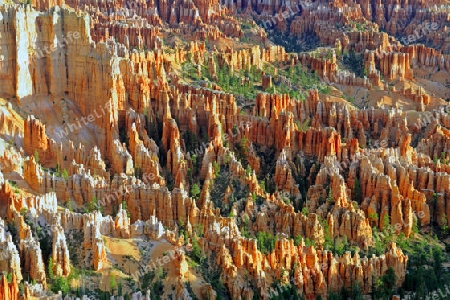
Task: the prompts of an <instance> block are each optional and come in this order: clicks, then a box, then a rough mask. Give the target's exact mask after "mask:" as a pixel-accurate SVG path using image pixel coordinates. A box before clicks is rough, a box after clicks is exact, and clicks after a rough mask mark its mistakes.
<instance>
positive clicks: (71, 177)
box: [0, 0, 450, 299]
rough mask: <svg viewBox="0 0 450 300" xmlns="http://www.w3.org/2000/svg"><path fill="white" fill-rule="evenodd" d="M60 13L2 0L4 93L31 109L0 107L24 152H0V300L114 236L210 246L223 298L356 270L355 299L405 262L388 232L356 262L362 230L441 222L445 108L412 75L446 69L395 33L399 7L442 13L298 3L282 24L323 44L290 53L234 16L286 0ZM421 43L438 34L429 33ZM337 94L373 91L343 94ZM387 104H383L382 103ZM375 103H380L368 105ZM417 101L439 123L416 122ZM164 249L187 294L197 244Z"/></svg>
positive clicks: (61, 271)
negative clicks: (171, 251)
mask: <svg viewBox="0 0 450 300" xmlns="http://www.w3.org/2000/svg"><path fill="white" fill-rule="evenodd" d="M56 4H57V5H60V6H61V5H62V4H64V3H63V2H61V1H59V2H58V1H57V2H54V1H40V0H39V1H32V6H33V7H34V8H35V9H36V10H35V9H34V8H31V6H30V5H28V6H19V5H2V6H0V16H1V18H2V20H3V22H2V23H1V24H0V55H2V57H4V59H3V60H2V61H1V63H0V78H1V80H2V84H1V85H0V95H2V96H3V95H4V96H5V98H8V99H11V100H8V101H10V102H11V103H14V104H15V105H17V106H18V107H19V108H18V111H19V112H21V113H22V114H24V115H26V117H25V118H23V120H22V124H23V125H22V124H21V123H20V122H18V121H17V120H16V118H17V119H18V118H19V117H16V116H15V115H12V114H8V113H5V111H3V110H0V135H1V138H2V139H3V137H5V138H6V137H9V136H10V137H14V139H12V141H11V145H10V147H11V148H13V147H17V148H19V147H21V146H23V149H20V150H17V151H15V152H14V151H12V150H11V149H8V151H5V152H4V154H3V157H0V161H1V162H2V163H5V165H6V168H2V170H1V172H0V175H1V176H0V179H1V180H0V217H1V218H3V219H0V246H1V247H2V249H5V253H6V256H5V257H6V258H5V259H3V260H2V259H0V271H6V272H8V273H10V272H11V273H12V274H13V280H12V281H11V283H8V282H7V281H6V279H5V277H2V279H1V281H0V299H16V298H17V297H18V296H17V295H18V287H17V286H18V283H19V282H20V281H22V279H23V277H24V276H23V274H22V273H26V274H27V275H29V277H30V279H31V280H35V281H36V282H37V285H35V286H34V285H28V284H27V285H26V288H25V294H26V295H29V296H30V297H31V296H36V297H37V296H38V294H39V291H42V289H45V288H46V287H47V276H48V274H46V270H48V269H47V268H46V266H45V264H44V262H45V261H46V260H47V259H48V258H49V257H51V258H52V261H53V263H54V266H53V270H51V271H52V272H53V275H57V276H65V277H67V276H69V274H70V272H71V266H73V265H74V264H77V266H79V267H81V268H88V269H91V270H94V271H98V272H105V271H106V270H109V268H110V267H111V266H112V265H114V264H113V259H114V258H113V259H112V257H113V256H112V254H111V252H112V251H113V249H109V248H108V247H107V242H105V240H106V239H107V238H108V239H109V238H114V239H116V240H126V241H133V240H136V239H149V240H158V241H161V240H162V239H165V240H166V241H168V242H170V243H171V244H173V245H176V246H182V245H184V244H185V242H187V244H194V241H195V242H196V243H198V244H197V245H196V246H199V247H200V248H201V249H202V251H204V253H205V255H207V256H208V257H213V256H214V257H215V261H214V262H215V265H216V266H217V267H218V268H219V270H220V272H221V274H222V280H223V283H224V286H225V288H226V289H227V291H228V292H229V293H230V295H231V296H232V298H233V299H235V298H236V299H240V298H245V299H252V298H253V297H261V298H262V299H269V297H268V295H267V291H270V289H271V288H270V286H271V284H272V282H274V280H275V279H276V280H278V282H281V283H289V282H290V281H291V279H292V281H293V283H294V286H295V289H296V290H297V291H298V292H299V293H301V294H303V295H305V296H306V297H311V298H315V297H317V296H318V295H321V296H322V297H323V298H327V297H328V293H329V291H340V290H341V289H342V287H351V286H352V283H353V282H354V281H355V280H356V281H358V283H359V286H360V288H361V291H362V292H363V293H364V294H368V293H370V292H371V288H372V276H373V277H374V279H375V280H376V279H377V278H379V277H380V276H382V275H383V274H385V273H386V271H387V270H388V268H393V270H394V272H395V274H396V277H397V282H396V285H397V286H399V285H401V284H402V283H403V281H404V279H405V276H406V275H405V274H406V267H407V262H408V257H407V256H406V255H405V254H404V253H403V252H402V250H401V249H400V248H399V247H398V246H397V245H396V244H395V243H391V244H389V245H388V247H387V249H384V250H385V253H384V254H381V255H379V256H375V255H373V256H372V257H364V258H361V256H360V255H361V254H360V252H361V253H362V252H365V251H368V250H369V249H371V247H373V245H374V242H375V238H376V237H375V236H374V233H373V229H372V228H373V227H375V226H376V227H377V228H379V229H381V230H388V229H389V228H390V227H393V228H394V229H395V232H396V233H397V234H400V233H404V235H405V237H406V238H408V237H410V236H412V235H413V227H414V226H415V225H416V224H418V225H420V226H430V225H431V226H433V225H434V224H438V225H439V226H442V225H450V209H449V207H450V196H449V195H450V177H449V173H450V167H449V164H448V160H449V159H450V158H449V157H448V155H447V153H448V152H449V149H450V142H449V140H450V131H449V129H448V127H449V126H450V117H449V115H448V113H447V112H444V110H443V108H442V107H441V108H439V105H440V104H441V103H442V101H441V100H442V99H438V97H437V96H436V95H435V94H434V92H436V93H438V92H439V91H436V90H433V89H429V87H428V86H427V85H426V84H424V86H425V87H424V88H421V87H418V84H419V83H422V81H421V79H424V77H425V75H423V74H425V73H424V72H425V71H424V70H439V71H440V72H441V73H442V74H444V75H442V76H448V71H449V70H450V60H449V57H448V55H445V54H442V53H441V52H440V51H437V50H435V49H433V48H430V47H426V46H423V45H401V44H400V43H399V42H398V41H397V40H395V39H394V38H393V37H392V36H389V34H396V33H398V32H406V33H408V32H411V30H412V27H411V26H410V25H406V24H400V22H399V21H400V20H403V19H405V18H408V19H411V18H413V21H412V22H416V23H417V22H419V21H422V20H426V19H427V18H436V20H441V19H442V20H443V19H444V16H443V12H442V11H441V9H440V8H439V9H436V10H435V11H434V12H430V13H429V14H430V15H426V14H423V13H421V10H420V9H419V7H422V6H424V5H425V4H424V3H422V2H418V1H413V2H410V5H411V6H412V7H413V8H412V9H413V10H414V11H415V14H413V13H412V12H411V10H410V9H409V8H408V9H407V8H406V7H405V5H404V4H397V3H394V2H392V3H391V1H389V2H388V3H384V4H382V3H378V4H377V5H372V3H369V2H368V1H360V2H358V3H357V4H355V3H353V2H350V1H337V2H336V1H335V2H333V3H329V4H328V5H326V6H325V4H323V3H319V2H315V3H313V4H311V5H312V7H306V6H304V5H303V6H302V13H301V15H300V13H297V12H296V15H295V16H292V17H293V18H292V21H291V20H289V22H288V21H286V20H284V21H283V22H280V23H279V24H277V28H279V29H280V30H281V31H285V32H289V33H290V34H292V35H293V36H295V37H298V38H303V37H306V36H309V35H315V36H316V37H317V38H318V40H319V41H320V42H322V43H323V44H324V45H326V46H330V45H332V46H334V48H333V49H331V50H330V49H325V48H324V49H318V50H317V51H312V52H308V53H301V54H299V53H288V52H287V51H286V49H285V48H284V47H282V46H279V45H272V44H271V43H270V42H268V41H267V40H266V38H267V34H266V32H265V31H264V30H262V28H261V27H259V26H256V23H245V25H244V23H242V22H241V21H240V20H238V19H237V18H235V15H233V14H234V13H237V12H239V13H241V12H242V11H243V12H245V13H246V14H248V15H257V16H264V15H271V14H275V13H280V12H283V11H285V10H286V9H287V8H288V7H287V4H286V3H284V2H283V1H281V2H277V1H264V2H258V1H256V2H255V1H247V0H242V1H241V0H238V1H226V3H221V2H220V3H219V2H217V1H212V2H211V1H209V2H208V1H203V0H198V1H197V0H196V1H190V2H186V1H159V2H152V1H150V2H145V1H136V2H133V7H129V6H130V5H128V4H127V3H125V2H123V1H116V2H108V1H106V2H98V1H71V0H70V1H68V2H66V3H65V4H67V5H68V6H67V7H66V6H64V7H63V8H59V7H53V6H54V5H56ZM290 5H291V6H296V5H297V6H298V5H299V3H297V2H294V3H293V2H291V4H290ZM394 5H397V6H398V9H395V10H394V9H391V7H392V6H394ZM69 6H72V7H76V9H72V8H70V7H69ZM49 7H52V8H49ZM123 7H127V8H126V9H124V10H123V11H122V10H121V8H123ZM319 8H320V9H319ZM122 12H123V14H122ZM413 15H414V17H413ZM373 17H375V18H373ZM365 19H370V20H372V19H373V20H375V22H373V23H372V22H371V23H368V24H366V23H367V22H365V21H364V20H365ZM350 20H355V22H360V23H364V24H366V25H364V26H367V29H372V31H370V30H359V29H358V28H357V27H358V26H357V25H356V23H353V22H350ZM335 24H343V26H344V25H345V26H346V29H345V30H338V28H337V27H336V26H335ZM358 24H359V23H358ZM241 25H242V26H241ZM360 25H361V24H360ZM361 26H362V25H361ZM248 27H250V30H249V29H248ZM347 27H348V28H347ZM364 28H366V27H364ZM379 28H384V29H386V32H387V33H384V32H379V31H378V29H379ZM249 31H251V33H249ZM174 36H175V37H177V39H179V40H180V39H183V38H186V40H185V41H183V42H186V43H185V45H184V46H183V45H179V44H178V43H176V42H177V41H178V40H177V39H176V38H174ZM248 36H251V37H255V36H257V37H258V44H259V41H261V42H263V43H264V46H259V45H253V44H252V45H250V46H248V47H247V46H245V47H244V46H242V47H235V46H236V45H235V44H234V43H233V39H234V38H241V39H242V40H245V39H247V38H248ZM180 37H181V38H180ZM64 39H66V40H64ZM171 39H172V40H171ZM206 39H207V41H208V43H207V42H206ZM427 39H428V40H430V41H432V43H433V44H443V45H444V46H445V45H446V43H447V41H446V40H445V39H444V38H443V37H442V33H441V32H440V31H439V30H437V31H435V32H434V33H433V34H432V35H430V36H429V37H427ZM63 40H64V43H62V44H61V43H59V44H58V41H63ZM173 40H175V41H173ZM202 40H203V41H205V42H202ZM172 42H173V44H171V45H173V47H172V46H167V44H166V43H172ZM225 42H226V43H225ZM266 42H267V43H266ZM209 43H214V45H208V44H209ZM50 48H51V49H53V50H49V49H50ZM45 49H47V50H49V51H47V50H45ZM349 51H356V53H357V54H358V55H361V56H360V58H361V60H360V61H359V63H360V64H361V67H362V68H363V75H362V76H358V75H357V74H356V73H354V72H349V71H348V70H343V69H342V66H343V64H342V63H341V62H340V61H339V57H340V55H342V53H344V52H349ZM355 55H356V54H355ZM295 67H301V68H298V69H295ZM303 69H305V70H308V72H309V71H311V72H314V76H313V74H312V73H307V72H306V71H303ZM293 70H294V71H293ZM295 72H297V73H299V74H300V75H298V76H299V77H301V78H300V79H299V78H297V82H295V80H294V79H293V78H294V77H293V76H294V75H293V74H294V73H295ZM301 72H304V73H301ZM224 74H225V75H224ZM301 74H303V75H301ZM228 75H229V76H228ZM419 75H420V76H423V77H417V76H419ZM226 76H228V77H229V78H228V77H226ZM302 76H303V77H304V76H310V77H307V78H306V79H305V78H302ZM225 77H226V78H228V79H225ZM230 78H231V79H230ZM311 78H314V79H311ZM206 79H207V80H206ZM291 79H292V80H291ZM226 80H228V81H226ZM300 80H303V81H302V82H301V84H300V83H298V82H299V81H300ZM310 81H311V82H314V84H311V82H310ZM397 81H398V82H397ZM280 82H283V84H280ZM232 83H234V86H233V84H232ZM323 85H326V87H327V88H324V86H323ZM298 86H300V87H298ZM303 86H307V87H308V88H306V87H305V88H304V87H303ZM233 88H234V90H233ZM252 88H253V89H252ZM276 89H279V91H278V92H277V91H276ZM236 91H237V92H236ZM272 91H273V92H272ZM292 91H296V92H299V93H297V94H296V93H292ZM343 91H344V92H345V93H347V95H357V94H358V93H366V94H365V96H364V97H363V98H364V100H366V98H367V99H368V100H367V102H361V103H362V104H361V103H359V104H361V105H359V107H357V105H356V104H355V103H353V104H352V105H350V102H351V100H350V98H347V100H349V101H346V100H345V99H343V98H344V95H345V93H344V92H343ZM433 91H434V92H433ZM247 92H248V94H247ZM372 92H373V94H374V95H376V96H373V97H372V94H371V93H372ZM243 94H245V95H243ZM248 95H250V96H248ZM13 96H14V97H15V100H12V99H13ZM384 97H387V98H389V97H392V99H396V100H395V101H394V100H392V99H390V98H389V99H390V100H392V101H391V102H390V103H391V104H392V105H391V107H387V105H386V106H384V104H385V103H384V102H383V101H384V100H383V99H384ZM248 98H251V99H250V101H249V99H248ZM369 98H370V99H369ZM372 98H376V99H375V101H373V99H372ZM379 98H382V99H379ZM389 99H388V100H389ZM388 100H386V102H389V101H390V100H389V101H388ZM370 101H372V103H373V102H377V103H376V104H377V105H371V107H369V108H367V107H366V104H369V105H370V104H371V103H370ZM396 101H397V102H396ZM378 103H379V105H378ZM398 103H402V104H405V106H407V107H408V108H405V109H403V108H402V107H396V106H397V105H396V104H398ZM398 106H400V105H398ZM8 109H12V108H11V107H10V108H8ZM410 109H414V110H416V111H418V112H424V111H427V112H430V115H431V116H432V117H430V118H432V120H430V122H427V124H425V125H426V126H422V125H424V124H422V123H420V124H419V126H416V125H417V123H415V122H414V121H415V120H414V121H412V118H411V111H410ZM22 110H23V111H22ZM419 116H424V114H422V115H419ZM425 116H426V115H425ZM422 127H424V128H422ZM14 143H15V146H13V144H14ZM413 144H415V145H417V146H413ZM13 153H14V155H15V156H13ZM433 160H434V161H433ZM4 176H5V178H8V179H10V182H7V181H6V180H4V178H3V177H4ZM16 180H17V182H16ZM195 187H199V188H198V190H197V189H196V188H195ZM69 205H74V206H75V210H77V211H76V212H74V211H71V210H73V209H72V207H71V206H70V207H71V209H69ZM58 206H59V207H58ZM66 208H67V209H66ZM83 208H88V210H91V211H87V212H82V211H83ZM4 220H6V221H7V222H8V223H13V224H15V228H16V229H17V233H16V234H17V236H18V240H14V239H13V236H12V235H11V234H9V233H8V231H7V230H6V226H5V221H4ZM37 226H39V227H42V228H43V230H44V232H45V233H46V238H47V240H48V241H50V243H49V244H48V246H49V247H48V248H49V249H47V248H45V247H44V245H43V243H42V242H41V241H40V238H42V237H40V236H37V234H36V227H37ZM262 232H263V233H266V234H269V235H271V236H277V238H276V239H274V240H273V247H272V249H266V248H267V247H265V245H261V243H258V241H257V237H258V233H262ZM41 234H42V233H41ZM182 235H183V236H182ZM299 237H300V238H301V240H300V241H298V240H296V243H295V244H294V238H295V239H298V238H299ZM76 238H79V245H77V248H76V249H74V251H73V250H72V249H73V248H71V247H70V246H71V245H72V243H73V241H74V240H76ZM344 239H346V240H348V242H349V243H350V245H352V246H355V247H358V249H359V250H358V251H359V252H358V251H356V252H355V253H354V254H353V255H351V253H350V252H345V253H344V254H342V255H339V254H337V253H336V251H334V252H335V253H333V252H332V251H331V250H330V249H329V248H330V247H329V245H328V244H329V241H330V240H332V241H338V242H339V241H342V240H344ZM77 241H78V240H77ZM311 241H313V245H311ZM133 242H134V241H133ZM130 243H132V242H130ZM296 244H297V245H296ZM80 245H81V246H82V247H79V246H80ZM45 246H46V245H45ZM78 248H82V249H78ZM327 248H328V249H327ZM43 249H47V250H49V252H48V253H43ZM164 252H165V251H164ZM176 252H177V255H176V258H175V259H173V261H171V262H170V264H171V266H172V265H173V266H174V268H175V273H176V276H174V277H173V278H172V277H171V278H170V280H173V282H174V283H175V284H174V289H173V291H174V292H173V294H172V296H173V297H175V298H177V299H180V298H182V297H184V296H183V295H184V291H185V287H184V285H185V282H186V281H187V280H186V278H188V279H189V273H190V272H191V270H189V268H190V267H189V264H188V261H189V259H191V258H189V255H192V253H191V252H190V251H187V252H186V253H185V252H183V251H179V249H177V251H176ZM142 253H144V252H142ZM127 254H128V253H127ZM46 256H48V257H46ZM74 257H76V258H77V262H75V259H74ZM122 271H123V270H122ZM284 271H286V272H288V273H289V274H292V277H293V278H289V276H286V274H285V273H284ZM171 276H172V274H171ZM199 276H200V275H199ZM199 285H200V284H199ZM214 288H215V287H214V286H212V285H211V284H207V283H204V284H201V285H200V286H199V287H196V289H198V291H196V292H197V294H201V295H203V296H204V297H211V298H212V299H213V298H214V297H216V296H217V293H216V291H215V290H214ZM2 297H3V298H2ZM134 297H135V298H136V299H144V297H146V299H147V298H149V297H150V296H149V295H148V294H147V295H146V296H144V295H143V294H139V293H135V294H134Z"/></svg>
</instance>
